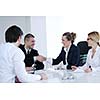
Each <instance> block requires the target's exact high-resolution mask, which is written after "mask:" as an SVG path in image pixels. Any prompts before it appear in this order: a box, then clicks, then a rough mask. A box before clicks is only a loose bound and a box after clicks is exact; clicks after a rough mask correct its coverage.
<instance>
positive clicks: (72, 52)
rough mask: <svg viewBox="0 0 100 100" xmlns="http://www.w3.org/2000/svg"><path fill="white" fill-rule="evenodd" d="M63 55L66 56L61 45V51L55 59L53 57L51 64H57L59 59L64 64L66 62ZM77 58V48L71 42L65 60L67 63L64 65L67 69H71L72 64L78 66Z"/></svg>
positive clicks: (78, 56) (78, 53) (78, 55)
mask: <svg viewBox="0 0 100 100" xmlns="http://www.w3.org/2000/svg"><path fill="white" fill-rule="evenodd" d="M65 57H66V52H65V50H64V47H62V50H61V53H60V54H59V56H58V57H57V58H56V59H53V63H52V65H57V64H59V63H60V62H61V61H63V64H64V65H65V64H66V60H65ZM79 58H80V52H79V48H78V47H77V46H75V45H74V44H72V45H71V47H70V49H69V52H68V56H67V62H68V65H67V66H66V67H67V69H71V66H72V65H75V66H78V65H79Z"/></svg>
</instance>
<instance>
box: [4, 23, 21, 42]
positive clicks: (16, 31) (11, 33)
mask: <svg viewBox="0 0 100 100" xmlns="http://www.w3.org/2000/svg"><path fill="white" fill-rule="evenodd" d="M22 35H23V31H22V30H21V28H20V27H18V26H16V25H13V26H11V27H9V28H8V29H7V30H6V32H5V40H6V42H10V43H12V42H16V41H17V40H18V38H19V36H22Z"/></svg>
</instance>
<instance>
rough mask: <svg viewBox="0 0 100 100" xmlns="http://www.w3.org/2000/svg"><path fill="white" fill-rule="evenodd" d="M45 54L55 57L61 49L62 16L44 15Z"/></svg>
mask: <svg viewBox="0 0 100 100" xmlns="http://www.w3.org/2000/svg"><path fill="white" fill-rule="evenodd" d="M46 30H47V56H48V57H54V58H55V57H57V56H58V54H59V53H60V51H61V47H62V43H61V37H62V34H63V33H64V17H63V16H46Z"/></svg>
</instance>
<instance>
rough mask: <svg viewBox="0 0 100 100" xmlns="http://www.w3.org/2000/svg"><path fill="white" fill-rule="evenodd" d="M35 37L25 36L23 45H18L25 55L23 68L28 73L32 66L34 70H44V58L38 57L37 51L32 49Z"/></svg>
mask: <svg viewBox="0 0 100 100" xmlns="http://www.w3.org/2000/svg"><path fill="white" fill-rule="evenodd" d="M34 38H35V37H34V36H33V35H32V34H27V35H26V36H25V37H24V45H22V44H21V45H20V46H19V48H20V49H21V50H22V51H23V52H24V54H25V60H24V62H25V66H26V70H27V71H30V70H32V65H33V64H34V67H35V69H36V70H40V69H43V68H44V64H43V61H45V60H46V58H45V57H43V56H41V55H39V53H38V51H37V50H35V49H33V48H34V45H35V39H34Z"/></svg>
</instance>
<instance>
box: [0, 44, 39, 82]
mask: <svg viewBox="0 0 100 100" xmlns="http://www.w3.org/2000/svg"><path fill="white" fill-rule="evenodd" d="M24 58H25V55H24V53H23V52H22V51H21V49H20V48H18V47H17V46H15V45H14V44H13V43H5V44H0V82H3V83H4V82H7V83H9V82H10V83H12V82H15V76H17V77H18V79H19V80H20V81H21V82H34V81H35V80H40V79H41V76H40V75H34V74H28V73H27V72H26V69H25V64H24Z"/></svg>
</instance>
